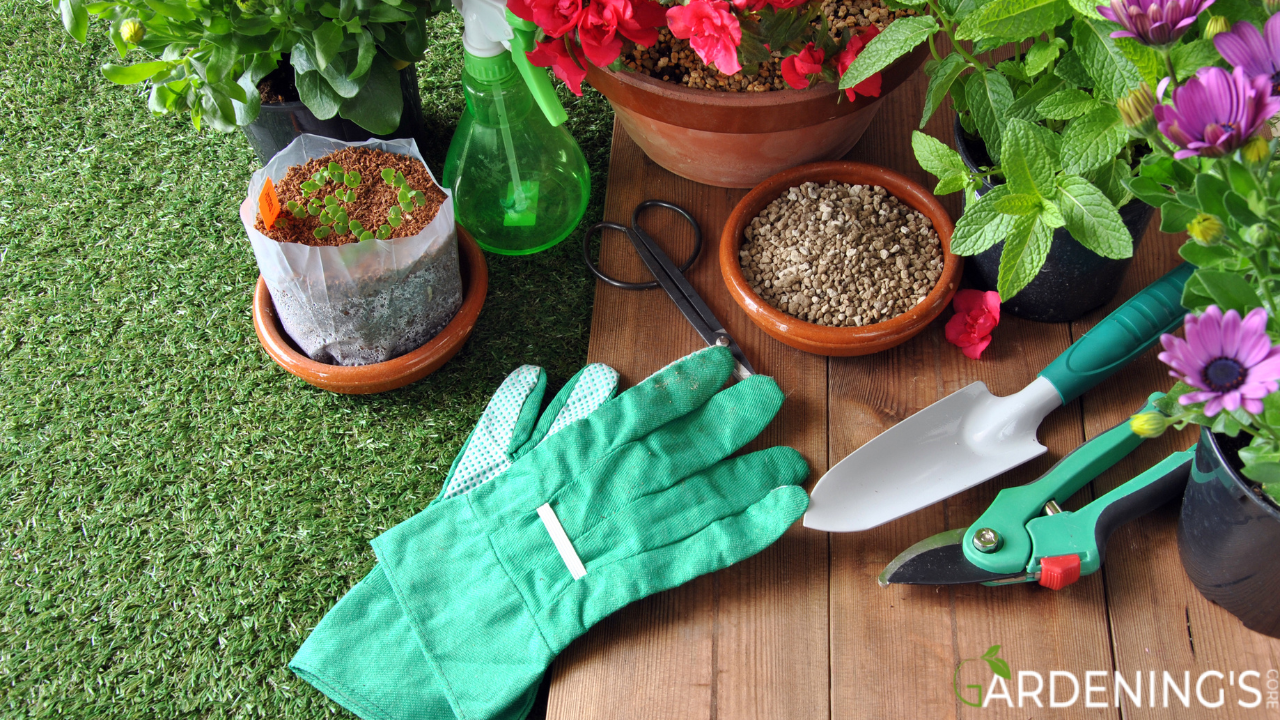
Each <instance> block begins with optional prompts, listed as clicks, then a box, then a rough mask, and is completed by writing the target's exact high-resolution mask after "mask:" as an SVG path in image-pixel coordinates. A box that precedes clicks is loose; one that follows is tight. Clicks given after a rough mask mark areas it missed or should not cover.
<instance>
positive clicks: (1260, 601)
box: [1178, 428, 1280, 637]
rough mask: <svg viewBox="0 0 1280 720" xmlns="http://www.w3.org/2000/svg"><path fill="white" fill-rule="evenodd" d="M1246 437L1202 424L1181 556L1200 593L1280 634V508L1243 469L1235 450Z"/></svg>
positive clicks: (1181, 522) (1255, 626) (1181, 530)
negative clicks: (1218, 431) (1220, 432)
mask: <svg viewBox="0 0 1280 720" xmlns="http://www.w3.org/2000/svg"><path fill="white" fill-rule="evenodd" d="M1247 438H1248V436H1247V435H1244V434H1242V435H1241V436H1240V437H1238V438H1229V437H1226V436H1225V435H1215V434H1213V433H1211V432H1209V429H1208V428H1201V429H1200V444H1199V445H1198V446H1197V447H1196V460H1195V464H1194V466H1193V467H1192V469H1191V480H1190V481H1189V482H1188V483H1187V489H1186V492H1185V493H1184V494H1183V497H1182V516H1181V517H1180V518H1179V519H1178V553H1179V554H1180V555H1181V556H1182V567H1183V568H1185V569H1186V571H1187V576H1188V577H1190V578H1191V582H1192V583H1193V584H1194V585H1195V586H1196V588H1197V589H1199V590H1200V594H1201V595H1204V596H1205V597H1206V598H1208V599H1210V600H1212V601H1213V602H1215V603H1217V604H1218V605H1221V606H1222V607H1223V608H1224V609H1226V611H1227V612H1229V613H1231V614H1232V615H1235V616H1236V617H1238V618H1240V621H1241V622H1243V623H1244V626H1245V627H1247V628H1249V629H1250V630H1254V631H1256V632H1260V633H1262V634H1264V635H1270V636H1271V637H1280V554H1277V552H1276V549H1277V548H1280V510H1277V509H1276V507H1275V506H1274V505H1272V504H1271V502H1270V501H1269V500H1268V499H1267V498H1265V497H1262V496H1260V495H1259V494H1258V493H1259V492H1260V491H1258V490H1257V488H1256V486H1254V485H1252V484H1251V483H1249V482H1248V481H1247V480H1245V479H1244V478H1242V477H1241V476H1240V474H1239V472H1238V468H1240V467H1241V465H1240V461H1239V458H1238V457H1237V456H1236V451H1237V450H1238V449H1239V448H1240V447H1243V446H1244V444H1245V443H1247V442H1248V439H1247Z"/></svg>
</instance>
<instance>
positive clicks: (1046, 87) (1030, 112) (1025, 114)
mask: <svg viewBox="0 0 1280 720" xmlns="http://www.w3.org/2000/svg"><path fill="white" fill-rule="evenodd" d="M1064 84H1066V81H1065V80H1063V79H1062V78H1060V77H1058V76H1056V75H1045V76H1044V77H1041V78H1040V79H1039V80H1037V81H1036V84H1035V85H1032V86H1031V89H1030V90H1027V91H1026V92H1024V93H1023V94H1022V97H1020V98H1018V99H1017V100H1014V101H1013V104H1012V105H1010V106H1009V117H1016V118H1022V119H1023V120H1026V121H1028V122H1036V121H1037V120H1042V119H1043V117H1041V115H1040V111H1039V110H1038V109H1037V106H1039V105H1040V101H1042V100H1044V99H1045V98H1047V97H1049V96H1050V95H1052V94H1054V93H1055V92H1057V91H1058V90H1059V89H1060V88H1061V87H1062V86H1063V85H1064Z"/></svg>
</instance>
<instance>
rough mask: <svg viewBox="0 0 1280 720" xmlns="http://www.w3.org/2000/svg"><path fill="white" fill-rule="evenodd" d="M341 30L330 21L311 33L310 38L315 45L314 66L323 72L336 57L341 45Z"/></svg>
mask: <svg viewBox="0 0 1280 720" xmlns="http://www.w3.org/2000/svg"><path fill="white" fill-rule="evenodd" d="M342 37H343V32H342V28H341V27H340V26H338V25H337V24H335V23H333V22H332V21H327V22H324V23H321V24H320V26H319V27H317V28H316V29H315V30H312V31H311V38H312V39H313V40H314V41H315V43H316V55H315V57H316V64H317V65H319V66H320V69H321V70H324V69H325V68H327V67H328V66H329V63H330V62H332V61H333V59H334V58H335V57H337V55H338V46H340V45H342Z"/></svg>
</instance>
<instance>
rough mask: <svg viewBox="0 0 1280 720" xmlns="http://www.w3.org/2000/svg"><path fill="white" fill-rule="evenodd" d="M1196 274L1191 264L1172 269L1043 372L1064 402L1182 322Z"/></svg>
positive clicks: (1079, 393) (1094, 383)
mask: <svg viewBox="0 0 1280 720" xmlns="http://www.w3.org/2000/svg"><path fill="white" fill-rule="evenodd" d="M1192 272H1195V266H1194V265H1191V264H1190V263H1182V264H1181V265H1179V266H1178V267H1176V268H1174V269H1172V270H1170V271H1169V272H1168V273H1166V274H1165V276H1164V277H1162V278H1160V279H1159V280H1156V281H1155V282H1153V283H1151V284H1150V285H1148V286H1147V287H1145V288H1143V290H1142V291H1141V292H1139V293H1138V294H1137V295H1134V296H1133V297H1131V298H1129V300H1128V301H1127V302H1125V304H1123V305H1121V306H1120V307H1118V308H1116V309H1115V312H1113V313H1111V314H1110V315H1108V316H1106V317H1105V318H1103V320H1102V322H1100V323H1098V324H1097V325H1096V326H1095V327H1094V328H1093V329H1092V330H1090V331H1089V332H1087V333H1085V334H1084V337H1082V338H1080V339H1079V340H1077V341H1076V342H1075V343H1074V344H1073V345H1072V346H1071V347H1069V348H1067V351H1066V352H1064V353H1062V354H1061V355H1059V356H1058V358H1057V359H1056V360H1054V361H1053V362H1052V363H1050V364H1049V367H1047V368H1045V369H1044V370H1043V371H1042V372H1041V373H1040V377H1042V378H1045V379H1046V380H1048V381H1049V382H1051V383H1053V387H1054V388H1055V389H1056V390H1057V391H1058V395H1060V396H1062V404H1064V405H1065V404H1067V403H1069V402H1071V401H1072V400H1075V399H1076V398H1078V397H1080V396H1081V395H1083V394H1084V393H1085V391H1087V390H1088V389H1089V388H1092V387H1093V386H1094V385H1097V384H1098V383H1100V382H1102V381H1103V380H1105V379H1107V378H1108V377H1110V376H1111V374H1112V373H1114V372H1115V371H1117V370H1119V369H1120V368H1122V367H1124V366H1125V365H1128V364H1129V362H1130V361H1132V360H1133V359H1134V358H1136V357H1138V356H1139V355H1141V354H1142V353H1143V352H1145V351H1146V349H1147V348H1149V347H1151V346H1152V345H1153V344H1154V343H1155V341H1156V340H1159V339H1160V336H1161V335H1163V334H1164V333H1167V332H1171V331H1172V330H1174V329H1176V328H1177V327H1178V326H1179V325H1181V324H1182V319H1183V317H1184V316H1185V315H1186V312H1187V311H1186V310H1184V309H1183V308H1182V302H1181V299H1182V287H1183V286H1184V285H1186V284H1187V278H1189V277H1191V273H1192Z"/></svg>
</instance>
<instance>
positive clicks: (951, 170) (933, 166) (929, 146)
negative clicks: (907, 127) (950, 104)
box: [911, 130, 968, 178]
mask: <svg viewBox="0 0 1280 720" xmlns="http://www.w3.org/2000/svg"><path fill="white" fill-rule="evenodd" d="M911 149H912V150H913V151H914V152H915V155H916V161H917V162H919V163H920V167H922V168H924V169H925V170H926V171H928V172H930V173H932V174H933V175H934V176H936V177H938V178H944V177H947V176H948V175H953V174H955V173H964V174H966V175H967V174H968V168H966V167H965V164H964V160H961V159H960V153H958V152H956V151H955V150H952V149H951V148H950V147H948V146H947V145H946V144H944V143H943V142H942V141H941V140H938V139H937V138H935V137H933V136H931V135H926V134H924V133H922V132H920V131H919V130H915V131H913V132H912V133H911Z"/></svg>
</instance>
